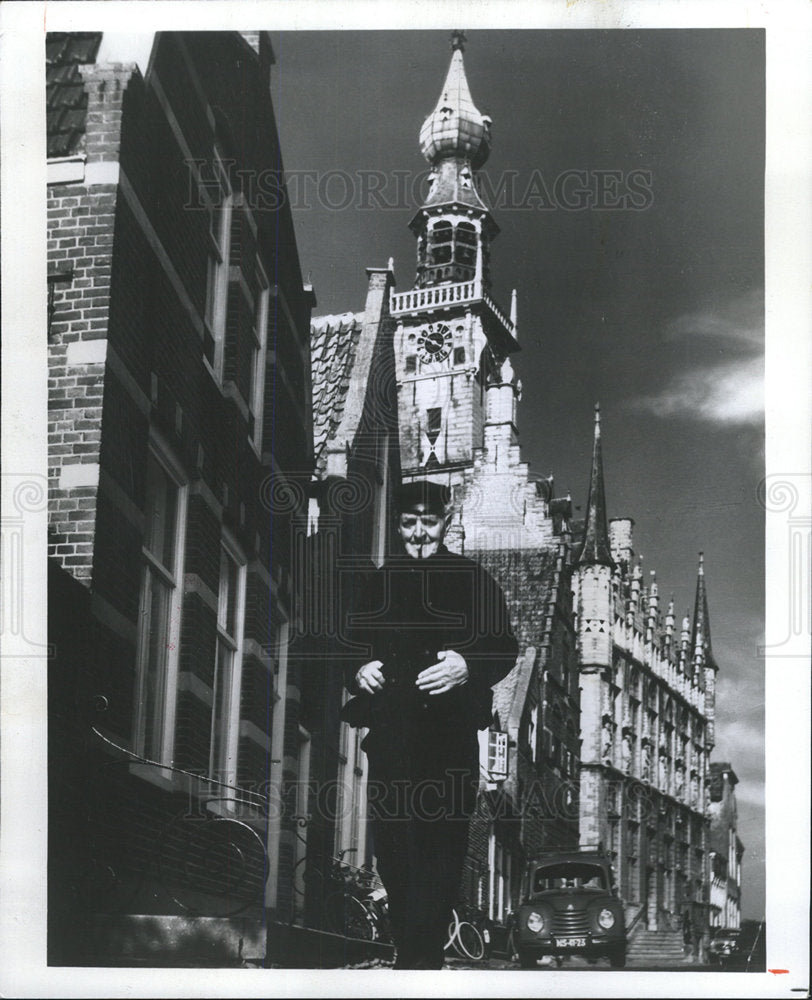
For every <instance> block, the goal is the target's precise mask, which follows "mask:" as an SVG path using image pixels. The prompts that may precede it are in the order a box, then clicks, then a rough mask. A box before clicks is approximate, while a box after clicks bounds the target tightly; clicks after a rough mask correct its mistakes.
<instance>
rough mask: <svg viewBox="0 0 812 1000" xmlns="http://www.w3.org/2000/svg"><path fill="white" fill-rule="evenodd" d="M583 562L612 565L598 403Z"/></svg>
mask: <svg viewBox="0 0 812 1000" xmlns="http://www.w3.org/2000/svg"><path fill="white" fill-rule="evenodd" d="M578 563H579V564H580V565H584V564H591V565H598V566H609V567H613V566H614V565H615V564H614V561H613V560H612V552H611V546H610V544H609V529H608V528H607V526H606V496H605V494H604V489H603V459H602V457H601V408H600V403H596V404H595V441H594V444H593V448H592V473H591V475H590V477H589V496H588V499H587V503H586V520H585V522H584V540H583V542H582V543H581V551H580V552H579V553H578Z"/></svg>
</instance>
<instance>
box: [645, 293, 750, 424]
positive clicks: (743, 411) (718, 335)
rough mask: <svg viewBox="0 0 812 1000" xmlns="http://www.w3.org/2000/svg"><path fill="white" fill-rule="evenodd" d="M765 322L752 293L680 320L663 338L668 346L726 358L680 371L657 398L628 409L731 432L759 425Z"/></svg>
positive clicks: (657, 393)
mask: <svg viewBox="0 0 812 1000" xmlns="http://www.w3.org/2000/svg"><path fill="white" fill-rule="evenodd" d="M763 316H764V312H763V305H762V297H761V294H760V293H749V294H748V295H745V296H743V297H742V298H740V299H738V300H736V301H734V302H732V303H729V304H728V305H727V306H726V307H725V308H724V309H722V310H719V311H716V312H700V313H686V314H684V315H682V316H680V317H678V318H677V319H676V320H674V321H673V322H672V323H671V324H670V325H669V327H668V329H667V330H666V332H665V339H666V340H667V341H674V340H680V341H682V342H686V341H694V342H695V343H696V344H697V346H700V345H701V346H702V347H704V348H705V351H707V350H708V349H716V350H717V351H718V352H719V353H724V354H725V355H727V357H726V358H725V360H722V361H708V362H703V363H702V364H695V365H693V366H692V367H690V368H688V369H687V370H686V369H682V370H681V371H680V372H679V373H678V374H676V375H673V376H672V377H671V378H670V379H669V381H667V382H666V384H665V385H664V386H663V387H662V388H661V389H660V390H659V391H658V392H656V393H654V394H652V395H647V396H640V397H638V398H637V399H633V400H631V401H630V402H629V404H628V405H629V406H630V408H631V409H634V410H638V411H643V412H646V413H652V414H654V415H655V416H660V417H685V418H688V419H691V420H699V421H705V422H708V423H713V424H722V425H727V426H756V425H759V424H760V423H761V421H762V420H763V416H764V360H763V338H764V319H763ZM731 355H733V356H731Z"/></svg>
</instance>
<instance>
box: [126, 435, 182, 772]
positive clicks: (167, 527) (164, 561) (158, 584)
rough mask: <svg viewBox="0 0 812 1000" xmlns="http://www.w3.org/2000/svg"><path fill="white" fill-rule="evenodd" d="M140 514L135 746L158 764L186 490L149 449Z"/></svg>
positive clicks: (169, 712) (164, 757)
mask: <svg viewBox="0 0 812 1000" xmlns="http://www.w3.org/2000/svg"><path fill="white" fill-rule="evenodd" d="M145 515H146V526H145V533H144V546H143V549H142V558H143V573H142V578H141V608H140V611H141V613H140V616H139V622H140V628H139V635H138V677H137V691H136V695H137V697H136V721H135V749H136V752H137V753H140V754H142V755H143V756H145V757H148V758H149V759H150V760H157V761H160V762H161V763H162V764H163V763H170V761H171V758H172V752H173V743H174V740H173V734H174V717H175V687H174V681H175V676H176V674H177V662H178V644H179V641H180V605H181V593H180V580H181V578H182V573H183V543H184V529H185V522H186V488H185V486H183V485H181V482H180V476H179V475H177V474H176V473H173V472H172V471H170V465H169V464H168V463H165V462H164V461H163V460H161V459H160V458H159V457H158V455H157V454H156V453H155V452H150V455H149V459H148V464H147V477H146V508H145Z"/></svg>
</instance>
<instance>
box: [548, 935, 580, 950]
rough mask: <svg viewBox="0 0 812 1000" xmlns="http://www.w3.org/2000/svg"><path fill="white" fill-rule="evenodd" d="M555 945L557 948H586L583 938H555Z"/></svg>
mask: <svg viewBox="0 0 812 1000" xmlns="http://www.w3.org/2000/svg"><path fill="white" fill-rule="evenodd" d="M555 943H556V944H557V945H558V947H559V948H586V938H585V937H569V938H556V939H555Z"/></svg>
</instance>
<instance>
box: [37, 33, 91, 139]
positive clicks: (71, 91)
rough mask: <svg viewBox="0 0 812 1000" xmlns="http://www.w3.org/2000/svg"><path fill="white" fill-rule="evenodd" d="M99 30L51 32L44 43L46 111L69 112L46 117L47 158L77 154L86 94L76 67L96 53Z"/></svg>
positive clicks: (88, 60) (82, 130) (81, 132)
mask: <svg viewBox="0 0 812 1000" xmlns="http://www.w3.org/2000/svg"><path fill="white" fill-rule="evenodd" d="M101 38H102V34H101V32H100V31H85V32H73V33H66V32H51V33H50V34H49V35H48V36H47V37H46V40H45V55H46V63H47V66H46V71H45V82H46V103H47V107H48V109H49V112H53V111H57V110H58V109H62V108H67V109H70V111H69V113H67V114H65V115H64V116H61V115H58V114H51V113H49V115H48V156H69V155H71V154H72V153H75V152H77V150H78V149H79V146H80V144H81V141H82V137H83V135H84V131H85V115H86V108H87V94H86V93H85V89H84V85H83V83H82V78H81V75H80V73H79V66H81V65H83V64H86V63H92V62H93V61H94V60H95V59H96V56H97V54H98V51H99V45H100V44H101Z"/></svg>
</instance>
